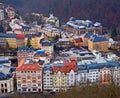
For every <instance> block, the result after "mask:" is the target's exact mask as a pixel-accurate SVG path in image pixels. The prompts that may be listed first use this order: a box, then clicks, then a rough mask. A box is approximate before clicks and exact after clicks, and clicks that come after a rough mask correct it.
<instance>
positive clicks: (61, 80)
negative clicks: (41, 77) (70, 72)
mask: <svg viewBox="0 0 120 98" xmlns="http://www.w3.org/2000/svg"><path fill="white" fill-rule="evenodd" d="M65 70H66V69H65V67H64V66H62V67H60V66H54V67H53V91H66V74H65Z"/></svg>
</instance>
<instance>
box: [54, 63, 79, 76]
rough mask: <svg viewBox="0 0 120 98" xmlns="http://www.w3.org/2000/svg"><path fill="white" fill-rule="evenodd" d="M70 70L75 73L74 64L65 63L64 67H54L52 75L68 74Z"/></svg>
mask: <svg viewBox="0 0 120 98" xmlns="http://www.w3.org/2000/svg"><path fill="white" fill-rule="evenodd" d="M71 70H73V71H74V72H77V67H76V62H65V63H64V66H54V67H53V73H55V72H58V71H60V72H64V74H66V73H69V72H70V71H71Z"/></svg>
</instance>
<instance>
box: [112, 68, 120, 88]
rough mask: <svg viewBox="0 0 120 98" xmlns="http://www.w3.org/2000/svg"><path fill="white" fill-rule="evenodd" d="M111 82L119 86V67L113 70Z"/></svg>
mask: <svg viewBox="0 0 120 98" xmlns="http://www.w3.org/2000/svg"><path fill="white" fill-rule="evenodd" d="M113 80H114V82H115V84H116V85H119V86H120V66H118V67H115V68H114V73H113Z"/></svg>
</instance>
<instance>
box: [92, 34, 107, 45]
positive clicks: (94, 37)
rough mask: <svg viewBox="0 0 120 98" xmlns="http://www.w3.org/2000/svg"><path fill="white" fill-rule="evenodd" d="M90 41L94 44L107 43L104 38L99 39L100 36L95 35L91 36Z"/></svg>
mask: <svg viewBox="0 0 120 98" xmlns="http://www.w3.org/2000/svg"><path fill="white" fill-rule="evenodd" d="M90 41H91V42H94V43H95V42H104V41H108V40H107V39H106V38H104V37H101V36H99V35H96V34H95V35H92V36H91V38H90Z"/></svg>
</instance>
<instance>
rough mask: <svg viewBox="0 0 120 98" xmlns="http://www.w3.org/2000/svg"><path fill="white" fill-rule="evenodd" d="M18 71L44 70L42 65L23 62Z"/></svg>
mask: <svg viewBox="0 0 120 98" xmlns="http://www.w3.org/2000/svg"><path fill="white" fill-rule="evenodd" d="M16 70H17V71H23V70H24V71H25V70H26V71H27V70H36V71H37V70H42V67H41V66H39V65H38V64H22V65H21V66H18V67H17V69H16Z"/></svg>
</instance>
